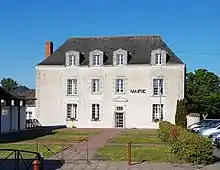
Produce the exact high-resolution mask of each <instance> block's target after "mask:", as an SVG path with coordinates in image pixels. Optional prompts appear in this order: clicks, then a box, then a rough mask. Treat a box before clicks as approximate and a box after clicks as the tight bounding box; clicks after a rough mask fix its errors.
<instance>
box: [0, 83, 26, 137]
mask: <svg viewBox="0 0 220 170" xmlns="http://www.w3.org/2000/svg"><path fill="white" fill-rule="evenodd" d="M25 109H26V108H25V100H23V99H20V98H17V97H15V96H13V95H11V94H10V93H8V92H6V91H5V90H3V89H2V88H1V87H0V133H5V132H12V131H20V130H24V129H26V119H25Z"/></svg>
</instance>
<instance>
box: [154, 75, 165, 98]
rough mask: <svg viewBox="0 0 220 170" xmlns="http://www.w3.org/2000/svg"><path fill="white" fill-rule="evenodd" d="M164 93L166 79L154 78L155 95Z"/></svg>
mask: <svg viewBox="0 0 220 170" xmlns="http://www.w3.org/2000/svg"><path fill="white" fill-rule="evenodd" d="M162 95H164V79H163V78H154V79H153V96H162Z"/></svg>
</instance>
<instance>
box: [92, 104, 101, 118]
mask: <svg viewBox="0 0 220 170" xmlns="http://www.w3.org/2000/svg"><path fill="white" fill-rule="evenodd" d="M100 111H101V105H100V104H99V103H93V104H92V109H91V112H92V115H91V118H92V119H91V120H92V121H98V120H100Z"/></svg>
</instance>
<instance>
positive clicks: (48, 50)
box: [45, 41, 53, 58]
mask: <svg viewBox="0 0 220 170" xmlns="http://www.w3.org/2000/svg"><path fill="white" fill-rule="evenodd" d="M52 53H53V42H52V41H46V43H45V57H46V58H47V57H49V56H50V55H51V54H52Z"/></svg>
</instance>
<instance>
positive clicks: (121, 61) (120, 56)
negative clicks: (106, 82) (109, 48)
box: [116, 54, 124, 66]
mask: <svg viewBox="0 0 220 170" xmlns="http://www.w3.org/2000/svg"><path fill="white" fill-rule="evenodd" d="M116 65H117V66H122V65H124V55H123V54H117V56H116Z"/></svg>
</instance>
